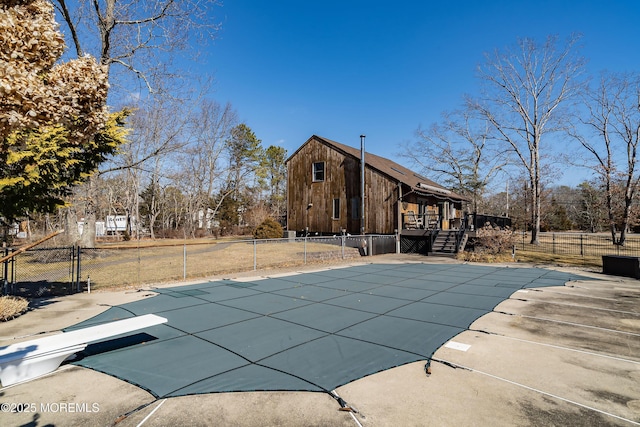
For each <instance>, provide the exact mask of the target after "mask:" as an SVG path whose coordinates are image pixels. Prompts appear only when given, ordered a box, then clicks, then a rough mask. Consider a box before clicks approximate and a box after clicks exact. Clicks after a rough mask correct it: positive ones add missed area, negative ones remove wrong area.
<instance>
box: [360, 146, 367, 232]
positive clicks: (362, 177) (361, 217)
mask: <svg viewBox="0 0 640 427" xmlns="http://www.w3.org/2000/svg"><path fill="white" fill-rule="evenodd" d="M365 138H366V136H365V135H360V202H361V206H360V234H361V235H363V236H364V219H365V217H364V139H365Z"/></svg>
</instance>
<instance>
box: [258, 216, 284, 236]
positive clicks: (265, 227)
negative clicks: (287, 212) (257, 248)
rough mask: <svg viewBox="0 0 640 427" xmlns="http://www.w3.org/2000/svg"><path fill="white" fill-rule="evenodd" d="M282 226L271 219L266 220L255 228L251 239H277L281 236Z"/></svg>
mask: <svg viewBox="0 0 640 427" xmlns="http://www.w3.org/2000/svg"><path fill="white" fill-rule="evenodd" d="M283 232H284V231H283V229H282V226H281V225H280V224H279V223H278V222H277V221H276V220H275V219H273V218H267V219H265V220H264V221H262V224H260V225H259V226H257V227H256V229H255V230H254V232H253V237H254V238H256V239H279V238H281V237H282V236H283Z"/></svg>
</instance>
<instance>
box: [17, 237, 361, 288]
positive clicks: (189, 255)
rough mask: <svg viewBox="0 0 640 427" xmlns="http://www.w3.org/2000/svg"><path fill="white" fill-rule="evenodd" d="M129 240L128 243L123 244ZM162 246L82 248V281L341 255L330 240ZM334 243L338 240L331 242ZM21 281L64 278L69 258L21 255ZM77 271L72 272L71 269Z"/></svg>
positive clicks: (202, 273) (151, 279)
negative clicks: (41, 259) (48, 258)
mask: <svg viewBox="0 0 640 427" xmlns="http://www.w3.org/2000/svg"><path fill="white" fill-rule="evenodd" d="M127 243H130V242H127ZM173 243H174V244H173V245H164V246H153V247H151V246H146V245H135V246H134V245H118V246H117V247H116V246H115V245H113V246H112V245H108V246H107V245H105V246H103V247H101V248H98V249H96V250H90V249H86V250H83V252H82V260H81V267H82V269H81V272H80V279H81V281H82V282H86V281H87V280H88V279H89V278H90V282H91V290H96V289H100V288H113V287H135V286H139V285H143V284H153V283H163V282H164V283H166V282H173V281H179V280H184V279H194V278H200V277H207V276H214V275H221V274H231V273H235V272H243V271H251V270H253V269H254V268H255V269H268V268H282V267H295V266H298V265H304V264H310V263H321V262H325V261H327V260H331V261H333V262H335V261H340V260H341V259H342V258H343V253H342V248H341V247H340V246H339V245H336V244H331V243H330V242H325V243H322V242H311V241H308V242H306V243H304V242H303V241H297V242H290V241H287V240H268V241H258V242H257V243H255V244H254V241H238V240H235V241H223V240H218V241H211V240H209V241H208V242H207V243H202V242H199V244H198V243H196V244H193V242H192V244H188V245H183V244H175V241H174V242H173ZM332 243H336V242H335V241H333V242H332ZM355 256H358V257H359V254H358V251H357V249H353V248H348V247H347V248H345V253H344V258H345V259H352V258H353V257H355ZM20 272H21V277H20V279H21V280H32V281H40V280H42V281H45V280H46V281H59V282H67V281H68V280H69V278H70V275H71V272H70V269H69V261H68V260H67V259H65V258H64V257H61V258H60V259H59V261H56V262H51V261H50V260H48V262H39V261H38V259H36V258H35V257H31V255H30V254H25V255H24V256H23V258H22V260H21V266H20ZM74 274H75V273H74Z"/></svg>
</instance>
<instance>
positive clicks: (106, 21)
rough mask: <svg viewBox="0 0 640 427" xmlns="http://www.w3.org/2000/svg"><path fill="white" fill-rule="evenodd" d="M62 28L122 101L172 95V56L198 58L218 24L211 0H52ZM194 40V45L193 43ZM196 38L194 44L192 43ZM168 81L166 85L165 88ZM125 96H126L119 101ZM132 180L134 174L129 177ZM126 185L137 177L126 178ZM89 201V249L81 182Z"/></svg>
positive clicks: (84, 240)
mask: <svg viewBox="0 0 640 427" xmlns="http://www.w3.org/2000/svg"><path fill="white" fill-rule="evenodd" d="M53 3H54V5H55V7H56V10H57V12H58V13H59V15H60V17H61V18H62V21H63V22H64V24H65V25H66V26H67V29H68V31H69V32H68V34H69V37H70V39H71V42H70V44H71V45H73V46H74V47H75V54H76V56H77V57H79V58H80V57H83V56H84V54H85V53H91V54H93V55H94V56H95V57H96V58H98V60H99V63H100V64H101V65H103V66H104V67H105V68H106V72H107V75H108V77H109V83H110V85H111V86H110V90H109V94H110V95H109V96H110V98H109V99H118V100H119V102H120V103H127V99H129V100H131V99H138V98H145V97H147V96H156V95H157V94H159V93H162V94H168V93H170V92H172V91H173V92H176V91H177V90H184V88H180V89H178V83H179V78H180V76H181V75H182V74H186V73H182V72H178V67H177V66H176V65H175V64H173V62H172V61H173V59H174V58H175V57H176V56H177V55H178V54H185V53H187V52H193V53H198V47H200V46H202V44H203V43H205V42H206V41H207V40H211V39H212V38H213V35H214V34H215V32H216V30H217V29H218V25H217V24H216V23H215V20H214V19H213V18H212V16H213V13H212V10H213V8H214V7H215V6H217V2H216V0H202V1H200V0H160V1H150V0H144V1H130V0H91V1H87V2H80V1H73V2H72V1H69V0H53ZM194 39H196V40H197V41H198V42H197V43H193V40H194ZM198 39H199V40H198ZM169 81H170V83H169ZM125 94H126V97H125V96H124V95H125ZM134 175H135V174H134ZM131 178H132V182H139V181H140V180H139V176H133V175H132V177H131ZM87 188H88V190H89V196H88V197H87V198H86V199H85V202H84V203H83V204H78V205H76V206H75V208H76V209H78V210H81V211H82V212H81V214H82V217H84V219H85V227H84V231H83V233H82V236H81V244H82V245H83V246H93V245H94V244H95V221H96V206H95V203H94V202H93V200H94V199H95V198H96V184H95V182H93V179H89V182H88V183H87Z"/></svg>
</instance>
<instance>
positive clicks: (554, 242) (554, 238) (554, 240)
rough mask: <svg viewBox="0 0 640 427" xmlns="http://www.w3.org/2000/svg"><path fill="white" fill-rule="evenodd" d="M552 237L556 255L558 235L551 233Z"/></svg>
mask: <svg viewBox="0 0 640 427" xmlns="http://www.w3.org/2000/svg"><path fill="white" fill-rule="evenodd" d="M551 237H552V243H551V245H552V247H553V253H554V254H555V253H556V233H551Z"/></svg>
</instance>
